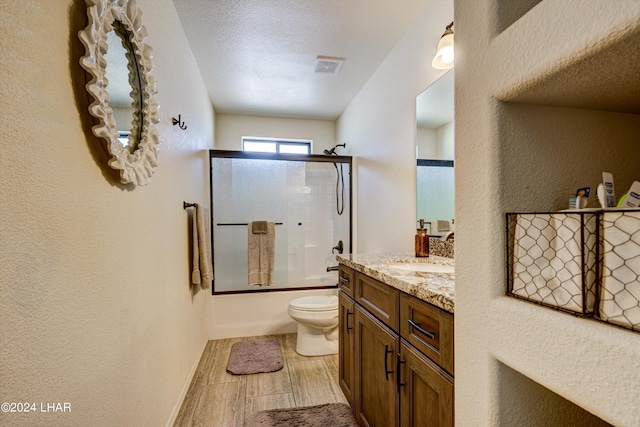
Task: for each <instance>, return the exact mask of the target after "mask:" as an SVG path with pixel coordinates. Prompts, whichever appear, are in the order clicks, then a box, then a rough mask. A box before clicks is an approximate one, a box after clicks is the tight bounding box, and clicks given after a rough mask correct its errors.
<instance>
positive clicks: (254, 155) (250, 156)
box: [209, 150, 353, 295]
mask: <svg viewBox="0 0 640 427" xmlns="http://www.w3.org/2000/svg"><path fill="white" fill-rule="evenodd" d="M214 158H230V159H246V160H278V161H297V162H321V163H323V162H326V163H334V164H336V163H339V164H347V165H349V173H348V175H349V180H348V182H349V245H348V248H347V247H345V250H347V251H348V253H351V252H352V242H353V173H352V170H353V167H352V166H353V165H352V157H351V156H340V155H325V154H280V153H260V152H246V151H235V150H209V208H210V211H211V218H210V219H211V224H210V230H211V246H210V247H211V259H212V263H213V272H214V280H213V282H212V286H211V294H212V295H231V294H246V293H259V292H283V291H300V290H312V289H335V288H337V287H338V283H336V284H335V285H330V286H297V287H287V288H266V289H265V288H257V289H255V290H237V291H218V292H216V290H215V270H216V266H215V261H214V260H215V256H214V255H215V254H214V251H215V249H214V236H215V219H214V216H213V212H214V211H213V174H212V173H211V171H212V167H213V159H214Z"/></svg>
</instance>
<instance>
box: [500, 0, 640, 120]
mask: <svg viewBox="0 0 640 427" xmlns="http://www.w3.org/2000/svg"><path fill="white" fill-rule="evenodd" d="M584 3H586V4H584V6H583V10H585V11H588V13H585V14H575V13H573V12H572V11H571V8H572V7H575V6H572V5H571V2H561V1H553V0H545V1H543V2H540V3H539V4H537V5H535V7H534V8H533V9H531V10H528V11H527V13H526V14H525V15H524V16H522V17H521V18H520V19H518V20H517V21H516V22H514V23H513V24H512V25H511V26H509V28H506V29H505V30H504V31H503V32H502V33H501V34H499V35H498V36H497V37H495V38H494V39H493V40H492V43H491V50H492V51H494V52H495V53H496V54H495V55H493V57H495V58H499V59H498V60H499V63H497V64H495V66H496V68H500V69H504V70H505V71H506V72H504V73H503V75H504V76H505V78H504V79H502V80H501V81H500V82H499V83H498V85H499V86H498V87H495V88H494V90H493V94H492V95H493V97H494V98H496V99H498V100H500V101H504V102H513V103H524V104H535V105H545V106H557V107H568V108H580V109H592V110H604V111H615V112H621V113H631V114H640V73H638V70H640V20H639V19H638V13H640V3H638V2H635V3H631V2H625V6H624V7H627V8H630V9H634V10H629V13H628V14H627V15H626V17H622V16H620V14H616V13H615V9H616V8H613V7H611V6H609V7H606V5H603V4H602V2H596V1H585V2H584ZM621 7H622V5H621ZM634 12H635V13H634ZM550 21H553V22H550ZM542 24H546V25H542ZM549 24H551V27H550V26H549ZM499 52H500V53H501V54H498V53H499Z"/></svg>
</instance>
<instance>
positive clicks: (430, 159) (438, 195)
mask: <svg viewBox="0 0 640 427" xmlns="http://www.w3.org/2000/svg"><path fill="white" fill-rule="evenodd" d="M453 82H454V72H453V70H450V71H448V72H447V73H445V74H443V75H442V76H441V77H440V78H439V79H438V80H436V81H435V82H434V83H433V84H432V85H431V86H429V87H428V88H427V89H425V90H424V91H423V92H422V93H421V94H420V95H418V97H417V98H416V126H417V132H416V145H417V147H416V155H417V160H416V164H417V174H416V175H417V195H416V201H417V203H416V206H417V212H416V215H417V219H418V220H419V219H424V220H425V221H426V222H430V223H431V227H430V230H429V231H430V234H431V235H434V236H438V235H442V234H444V233H446V232H447V231H453V227H454V223H455V221H454V165H453V152H454V145H455V141H454V100H453V99H454V98H453V96H454V92H453V84H454V83H453ZM447 228H448V230H447Z"/></svg>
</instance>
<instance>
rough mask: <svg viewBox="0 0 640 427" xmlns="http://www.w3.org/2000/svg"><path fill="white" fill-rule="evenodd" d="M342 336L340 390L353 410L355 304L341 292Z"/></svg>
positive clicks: (339, 354) (340, 347)
mask: <svg viewBox="0 0 640 427" xmlns="http://www.w3.org/2000/svg"><path fill="white" fill-rule="evenodd" d="M339 300H340V311H339V319H340V335H339V341H338V343H339V351H338V356H339V361H340V363H339V373H338V377H339V378H338V379H339V382H340V388H341V389H342V392H343V393H344V395H345V397H346V398H347V401H348V402H349V405H351V408H352V409H353V407H354V401H353V398H354V386H355V378H354V365H353V364H354V360H355V347H354V346H355V342H356V339H355V335H356V328H355V321H356V319H355V313H354V312H355V302H354V301H353V300H352V299H351V298H349V297H348V296H346V294H345V293H344V292H342V291H340V297H339Z"/></svg>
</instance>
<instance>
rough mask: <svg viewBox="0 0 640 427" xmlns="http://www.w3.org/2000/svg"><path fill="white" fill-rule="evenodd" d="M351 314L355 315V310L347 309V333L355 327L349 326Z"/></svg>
mask: <svg viewBox="0 0 640 427" xmlns="http://www.w3.org/2000/svg"><path fill="white" fill-rule="evenodd" d="M349 316H353V312H352V311H351V310H349V309H347V319H346V322H345V323H346V324H347V333H349V331H350V330H352V329H353V326H349Z"/></svg>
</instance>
